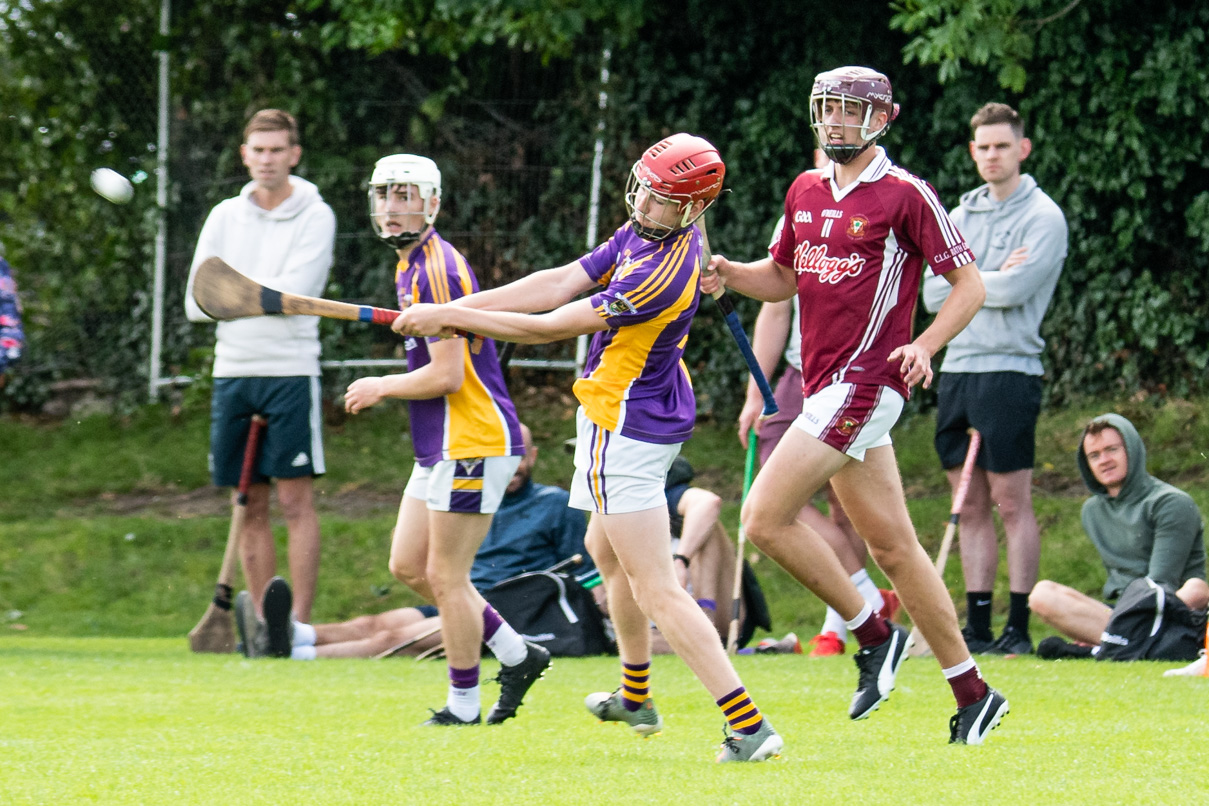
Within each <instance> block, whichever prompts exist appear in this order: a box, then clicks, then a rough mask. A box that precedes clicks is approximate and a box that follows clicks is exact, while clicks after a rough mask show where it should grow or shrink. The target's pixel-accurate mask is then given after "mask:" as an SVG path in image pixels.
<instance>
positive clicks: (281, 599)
mask: <svg viewBox="0 0 1209 806" xmlns="http://www.w3.org/2000/svg"><path fill="white" fill-rule="evenodd" d="M263 608H264V623H265V629H266V632H267V633H268V642H267V643H268V646H267V647H266V649H265V654H266V655H268V656H269V657H270V658H288V657H289V656H290V653H291V652H292V651H293V649H294V648H293V646H292V644H293V639H294V636H293V632H294V625H293V624H291V623H290V612H291V611H292V610H293V609H294V594H293V593H292V592H291V591H290V583H288V582H286V581H285V580H284V579H282V578H281V577H273V578H272V579H271V580H269V587H267V588H265V592H264V604H263Z"/></svg>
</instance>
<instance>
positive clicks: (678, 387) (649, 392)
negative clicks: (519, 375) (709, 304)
mask: <svg viewBox="0 0 1209 806" xmlns="http://www.w3.org/2000/svg"><path fill="white" fill-rule="evenodd" d="M700 261H701V233H700V232H699V231H698V230H697V227H696V226H695V225H694V226H691V227H689V228H688V229H685V230H681V231H680V232H679V233H677V234H676V235H673V236H671V237H670V238H668V239H667V240H665V241H659V242H657V243H652V242H650V241H644V240H643V239H642V238H639V237H638V236H637V235H636V234H634V231H633V229H632V228H631V227H630V225H629V224H626V225H625V226H623V227H621V228H620V229H618V230H617V231H616V232H614V233H613V237H611V238H609V240H607V241H605V242H604V243H603V244H601V245H600V246H598V247H596V248H595V249H594V250H592V252H591V253H590V254H588V255H585V256H584V257H581V258H580V259H579V265H580V266H582V267H583V270H584V271H586V272H587V273H588V276H589V277H591V278H592V279H593V280H595V281H596V282H597V283H599V284H600V285H602V286H604V290H602V291H598V292H597V293H596V294H593V295H592V297H591V300H592V306H593V308H595V310H596V313H597V314H598V315H599V316H600V317H601V318H603V319H604V320H605V322H607V323H608V325H609V329H608V330H602V331H600V332H598V333H596V334H595V335H594V336H593V337H592V346H591V348H590V349H589V351H588V359H587V363H586V364H585V365H584V374H583V377H582V378H580V379H579V380H577V381H576V382H575V396H576V397H577V398H578V399H579V402H580V403H581V404H583V407H584V413H585V414H586V415H587V417H588V419H589V420H591V421H592V422H593V423H595V424H596V425H598V426H600V427H601V428H604V429H605V430H607V431H612V432H615V433H620V434H622V435H623V436H627V437H629V438H630V439H636V440H638V441H640V442H653V443H656V444H660V445H670V444H674V443H678V442H684V441H685V440H687V439H688V438H689V436H691V435H692V433H693V422H694V421H695V420H696V416H697V402H696V400H695V399H694V397H693V384H692V381H691V380H690V379H689V375H688V368H687V367H685V365H684V361H683V355H684V345H685V343H686V342H687V341H688V331H689V326H690V325H691V324H692V322H693V314H694V313H695V312H696V311H697V302H698V300H699V299H700V283H699V280H700V275H701V268H700V265H699V264H700Z"/></svg>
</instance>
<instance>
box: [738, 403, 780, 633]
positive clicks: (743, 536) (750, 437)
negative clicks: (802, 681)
mask: <svg viewBox="0 0 1209 806" xmlns="http://www.w3.org/2000/svg"><path fill="white" fill-rule="evenodd" d="M774 411H775V409H774ZM758 442H759V437H757V436H756V432H755V430H754V429H753V430H751V431H749V432H748V434H747V462H746V463H745V464H744V467H743V497H742V499H740V500H741V501H746V500H747V492H748V490H750V489H751V479H752V476H753V475H755V470H756V443H758ZM746 543H747V530H746V529H745V528H744V527H743V519H742V517H740V519H739V541H738V548H737V550H736V552H735V584H734V588H733V589H732V590H731V600H730V601H731V604H730V630H729V632H728V633H727V636H726V651H727V653H728V654H730V655H734V654H735V653H736V652H738V651H739V605H740V604H741V603H742V601H743V547H744V545H745V544H746Z"/></svg>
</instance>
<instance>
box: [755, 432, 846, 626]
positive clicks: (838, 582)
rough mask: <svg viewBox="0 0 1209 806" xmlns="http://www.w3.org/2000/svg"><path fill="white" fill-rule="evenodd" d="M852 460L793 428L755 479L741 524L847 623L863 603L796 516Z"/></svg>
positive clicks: (818, 538) (830, 553) (816, 535)
mask: <svg viewBox="0 0 1209 806" xmlns="http://www.w3.org/2000/svg"><path fill="white" fill-rule="evenodd" d="M851 461H852V460H851V459H850V458H849V457H848V456H845V455H844V454H842V453H840V452H839V451H837V450H835V449H834V448H832V447H830V446H829V445H826V444H824V443H823V442H821V441H819V440H817V439H815V438H814V437H812V436H810V435H809V434H807V433H805V432H804V431H802V430H801V429H799V428H790V429H789V430H788V431H786V432H785V435H784V436H783V437H781V441H780V442H779V443H778V444H777V447H776V448H775V449H774V450H773V452H772V455H771V456H769V457H768V461H767V462H766V463H765V465H764V467H763V468H762V469H761V470H760V473H759V475H757V476H756V480H755V482H754V483H753V484H752V487H751V490H750V492H749V493H748V495H747V501H746V502H745V503H744V505H743V514H742V519H743V523H744V525H745V527H746V529H747V538H748V539H749V540H750V541H751V542H752V544H753V545H755V546H756V547H757V548H759V549H760V550H761V551H762V552H764V553H765V554H767V555H768V556H769V557H770V558H772V559H773V560H775V561H776V563H777V564H778V565H780V566H781V567H782V568H784V569H785V570H786V571H788V572H789V573H790V575H792V576H793V577H794V579H796V580H798V582H800V583H802V584H803V585H805V586H806V587H807V588H809V589H810V590H811V591H812V592H814V594H815V595H816V596H818V597H819V598H820V599H822V600H823V601H824V602H826V603H827V604H828V605H830V606H831V607H833V608H835V610H836V612H838V613H839V614H840V615H841V616H843V617H844V619H845V620H851V619H853V618H855V617H856V616H857V615H859V614H860V612H861V610H862V609H863V608H864V606H865V600H864V599H863V598H862V597H861V595H860V592H859V591H857V589H856V586H855V585H853V584H852V580H851V579H849V578H848V572H847V571H846V570H844V567H843V566H842V565H841V564H840V561H839V560H838V559H837V558H836V555H835V552H834V551H832V550H831V548H830V547H829V546H828V544H827V542H826V541H825V540H823V538H822V537H821V536H820V535H819V533H818V532H816V531H815V530H814V529H811V528H810V527H809V526H807V525H806V524H805V523H803V522H802V521H800V520H798V513H799V512H800V511H801V510H802V508H803V507H805V506H806V505H807V504H809V503H810V500H811V498H813V497H814V494H815V493H816V492H817V491H818V490H820V489H822V487H823V485H824V484H826V483H827V481H828V479H830V478H831V477H832V476H834V475H835V474H836V473H837V472H839V470H840V469H841V468H843V467H844V466H845V465H846V464H848V463H849V462H851Z"/></svg>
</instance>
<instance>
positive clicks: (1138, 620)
mask: <svg viewBox="0 0 1209 806" xmlns="http://www.w3.org/2000/svg"><path fill="white" fill-rule="evenodd" d="M1204 645H1205V612H1204V611H1203V610H1202V611H1198V610H1192V609H1191V608H1189V607H1188V605H1186V604H1184V602H1183V601H1181V600H1180V598H1179V597H1178V596H1176V595H1175V591H1174V590H1173V589H1172V588H1170V587H1168V586H1167V585H1161V584H1159V583H1158V582H1155V581H1154V580H1152V579H1149V578H1147V577H1142V578H1141V579H1135V580H1134V581H1133V582H1130V583H1129V585H1128V586H1127V587H1126V588H1125V590H1124V591H1123V592H1122V593H1121V598H1120V599H1119V600H1118V601H1117V606H1116V607H1114V608H1113V610H1112V617H1111V618H1110V619H1109V620H1108V626H1107V627H1105V628H1104V634H1103V635H1102V636H1101V638H1100V648H1099V651H1098V652H1097V653H1096V658H1097V659H1098V660H1178V661H1190V660H1196V658H1197V655H1198V654H1199V652H1200V650H1201V648H1202V647H1203V646H1204Z"/></svg>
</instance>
